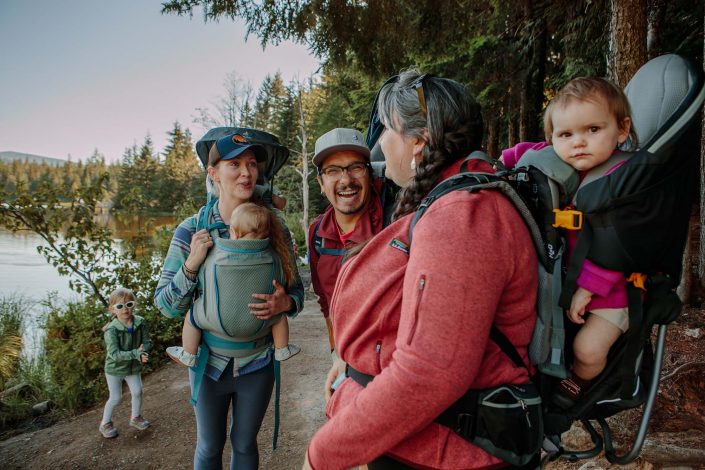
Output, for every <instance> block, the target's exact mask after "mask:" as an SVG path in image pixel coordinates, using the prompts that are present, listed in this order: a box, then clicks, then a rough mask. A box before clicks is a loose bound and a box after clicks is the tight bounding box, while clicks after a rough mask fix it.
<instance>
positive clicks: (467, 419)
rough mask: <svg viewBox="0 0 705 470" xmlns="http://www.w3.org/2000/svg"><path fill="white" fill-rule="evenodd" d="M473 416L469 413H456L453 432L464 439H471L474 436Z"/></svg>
mask: <svg viewBox="0 0 705 470" xmlns="http://www.w3.org/2000/svg"><path fill="white" fill-rule="evenodd" d="M474 424H475V416H473V415H471V414H470V413H458V417H457V419H456V422H455V432H456V433H458V434H460V435H461V436H462V437H464V438H465V439H472V438H473V437H475V436H474V429H473V428H474V427H475V426H474Z"/></svg>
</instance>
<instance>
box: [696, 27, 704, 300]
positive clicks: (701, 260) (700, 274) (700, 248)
mask: <svg viewBox="0 0 705 470" xmlns="http://www.w3.org/2000/svg"><path fill="white" fill-rule="evenodd" d="M704 26H705V25H704ZM703 52H705V42H703ZM703 66H704V67H705V64H704V65H703ZM702 120H703V122H702V129H705V113H704V114H703V117H702ZM704 168H705V131H703V132H702V134H701V136H700V172H699V173H700V236H699V237H698V241H699V242H700V243H699V245H698V250H697V251H698V279H699V280H700V283H699V284H700V287H703V288H705V230H703V227H705V175H704V174H703V169H704Z"/></svg>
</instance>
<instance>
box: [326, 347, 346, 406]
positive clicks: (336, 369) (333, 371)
mask: <svg viewBox="0 0 705 470" xmlns="http://www.w3.org/2000/svg"><path fill="white" fill-rule="evenodd" d="M345 366H346V364H345V361H343V360H342V359H340V358H339V357H336V358H335V359H334V360H333V366H332V367H331V368H330V370H329V371H328V375H327V376H326V384H325V386H324V388H323V393H324V396H325V398H326V404H327V403H328V400H330V397H331V396H333V392H334V390H333V383H334V382H335V380H336V379H337V378H338V376H339V375H340V374H344V373H345Z"/></svg>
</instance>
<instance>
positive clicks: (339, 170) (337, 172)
mask: <svg viewBox="0 0 705 470" xmlns="http://www.w3.org/2000/svg"><path fill="white" fill-rule="evenodd" d="M365 170H367V163H362V162H355V163H351V164H350V165H348V166H337V165H331V166H327V167H325V168H323V169H322V170H320V171H319V172H318V174H319V175H325V176H326V177H327V178H330V179H333V180H337V179H340V178H342V177H343V173H345V172H347V174H348V175H350V177H351V178H359V177H361V176H362V175H363V174H364V173H365Z"/></svg>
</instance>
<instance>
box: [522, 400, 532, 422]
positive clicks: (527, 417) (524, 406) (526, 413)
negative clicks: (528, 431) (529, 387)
mask: <svg viewBox="0 0 705 470" xmlns="http://www.w3.org/2000/svg"><path fill="white" fill-rule="evenodd" d="M519 404H520V405H521V409H522V410H524V418H526V424H527V426H529V427H530V428H531V427H533V426H531V420H530V419H529V410H528V408H527V407H526V403H525V402H524V400H519Z"/></svg>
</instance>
